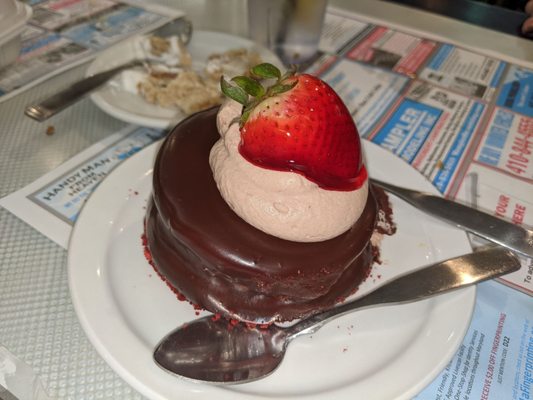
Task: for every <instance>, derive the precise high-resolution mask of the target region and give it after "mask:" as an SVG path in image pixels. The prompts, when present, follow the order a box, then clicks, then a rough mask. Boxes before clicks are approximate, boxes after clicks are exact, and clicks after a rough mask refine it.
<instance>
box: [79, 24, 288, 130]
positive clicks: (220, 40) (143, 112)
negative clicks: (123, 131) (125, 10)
mask: <svg viewBox="0 0 533 400" xmlns="http://www.w3.org/2000/svg"><path fill="white" fill-rule="evenodd" d="M140 40H141V36H135V37H133V38H131V39H129V40H127V41H125V42H121V43H120V44H119V45H116V46H113V47H111V48H109V49H107V50H105V51H103V52H102V53H101V54H100V55H98V56H97V57H96V58H95V59H94V61H93V62H92V64H91V65H90V66H89V68H88V69H87V72H86V75H87V76H89V75H93V74H95V73H97V72H100V71H104V70H107V69H111V68H113V67H114V66H118V65H121V64H123V63H125V62H128V61H131V60H133V59H135V58H136V56H137V55H138V54H139V46H138V42H139V41H140ZM187 48H188V50H189V52H190V54H191V56H192V60H193V67H194V68H195V69H197V70H202V69H203V66H204V65H205V61H206V60H207V58H208V56H209V55H211V54H213V53H222V52H224V51H227V50H230V49H238V48H245V49H248V50H251V51H255V52H257V53H259V54H260V55H261V58H262V60H263V61H267V62H270V63H273V64H276V65H279V66H281V65H282V63H281V61H279V58H277V56H276V55H274V53H272V52H271V51H270V50H268V49H266V48H264V47H261V46H259V45H257V44H255V43H254V42H251V41H250V40H248V39H244V38H241V37H238V36H234V35H230V34H227V33H221V32H209V31H195V32H193V35H192V39H191V42H190V43H189V44H188V46H187ZM243 72H244V71H243ZM122 77H123V75H122V74H118V75H117V76H115V77H114V78H112V79H111V80H110V81H109V82H108V83H107V84H106V85H104V86H102V87H101V88H100V89H98V90H95V91H94V92H93V93H92V94H91V99H92V100H93V102H94V103H95V104H96V105H97V106H98V107H99V108H100V109H101V110H102V111H104V112H106V113H107V114H109V115H111V116H113V117H115V118H117V119H120V120H122V121H124V122H129V123H132V124H137V125H143V126H148V127H151V128H168V127H171V126H174V125H176V123H177V122H179V121H181V120H182V119H183V118H185V116H186V115H185V114H184V113H182V112H181V111H179V110H177V109H170V108H164V107H160V106H158V105H155V104H150V103H148V102H146V101H145V100H144V99H143V98H142V96H140V95H138V94H136V93H134V89H130V88H128V86H131V85H125V84H124V82H123V79H122Z"/></svg>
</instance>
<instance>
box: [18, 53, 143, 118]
mask: <svg viewBox="0 0 533 400" xmlns="http://www.w3.org/2000/svg"><path fill="white" fill-rule="evenodd" d="M140 63H141V61H140V60H135V61H130V62H128V63H125V64H122V65H119V66H118V67H115V68H111V69H109V70H107V71H104V72H100V73H97V74H94V75H91V76H89V77H87V78H84V79H82V80H80V81H78V82H75V83H74V84H72V85H70V86H69V87H68V88H66V89H65V90H62V91H61V92H58V93H56V94H54V95H53V96H50V97H48V98H47V99H45V100H43V101H42V102H41V103H39V104H34V105H29V106H28V107H26V109H25V110H24V114H26V115H27V116H28V117H30V118H33V119H35V120H37V121H39V122H42V121H44V120H46V119H48V118H50V117H51V116H53V115H55V114H57V113H58V112H60V111H62V110H64V109H65V108H67V107H68V106H70V105H71V104H74V103H75V102H77V101H78V100H80V99H81V98H83V97H84V96H85V95H87V94H88V93H90V92H91V91H93V90H94V89H96V88H98V87H100V86H102V85H103V84H104V83H106V82H107V81H108V80H109V79H111V78H112V77H113V76H114V75H116V74H117V73H119V72H120V71H122V70H124V69H126V68H131V67H133V66H135V65H137V64H140Z"/></svg>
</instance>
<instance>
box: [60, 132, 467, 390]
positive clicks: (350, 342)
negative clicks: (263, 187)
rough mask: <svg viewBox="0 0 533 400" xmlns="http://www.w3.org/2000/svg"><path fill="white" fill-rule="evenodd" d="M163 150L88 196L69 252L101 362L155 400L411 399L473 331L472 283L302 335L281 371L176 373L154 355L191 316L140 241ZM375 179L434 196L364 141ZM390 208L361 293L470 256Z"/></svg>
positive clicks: (460, 245) (408, 210)
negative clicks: (224, 381)
mask: <svg viewBox="0 0 533 400" xmlns="http://www.w3.org/2000/svg"><path fill="white" fill-rule="evenodd" d="M158 146H159V144H158V143H156V144H154V145H151V146H150V147H148V148H147V149H145V150H143V151H142V152H140V153H139V154H138V155H135V156H133V157H132V158H131V159H129V160H127V161H125V162H124V164H123V165H121V166H120V167H118V168H117V169H116V170H115V171H114V172H113V173H112V174H110V176H109V177H107V178H106V179H105V180H104V181H103V182H102V183H101V184H100V186H99V187H98V188H97V189H96V190H95V192H94V193H93V195H92V196H91V197H90V198H89V200H88V202H87V204H86V205H85V207H84V208H83V210H82V212H81V214H80V216H79V218H78V221H77V223H76V226H75V228H74V231H73V234H72V237H71V242H70V247H69V256H68V271H69V284H70V290H71V295H72V300H73V303H74V307H75V309H76V312H77V314H78V316H79V319H80V322H81V324H82V326H83V328H84V329H85V331H86V333H87V335H88V337H89V339H90V340H91V342H92V343H93V345H94V346H95V347H96V349H97V350H98V352H99V353H100V354H101V355H102V357H103V358H104V359H105V360H106V361H107V362H108V363H109V364H110V365H111V367H112V368H113V369H114V370H115V371H117V373H118V374H119V375H121V376H122V377H123V378H124V379H125V380H126V381H127V382H128V383H130V384H131V385H132V386H133V387H134V388H136V389H137V390H138V391H140V392H141V393H143V394H144V395H145V396H147V397H148V398H151V399H170V398H187V399H202V400H203V399H205V400H207V399H209V400H212V399H214V398H216V399H232V400H233V399H237V400H238V399H261V398H271V399H290V398H305V399H323V398H327V399H333V400H334V399H366V400H370V399H386V400H390V399H410V398H411V397H412V396H414V395H415V394H417V393H418V392H420V391H421V390H422V389H423V388H424V387H425V386H426V385H427V384H428V383H430V382H431V380H432V379H433V378H435V377H436V375H437V374H438V373H439V372H440V371H441V370H442V369H443V368H444V367H445V365H446V364H447V363H448V361H449V360H450V359H451V357H452V356H453V354H454V353H455V351H456V350H457V348H458V346H459V345H460V343H461V342H462V339H463V336H464V334H465V333H466V330H467V328H468V325H469V322H470V318H471V315H472V311H473V307H474V303H475V288H474V287H470V288H466V289H463V290H461V291H456V292H452V293H449V294H446V295H442V296H438V297H434V298H432V299H428V300H424V301H421V302H417V303H412V304H407V305H398V306H387V307H382V308H376V309H372V310H365V311H361V312H358V313H354V314H351V315H346V316H344V317H342V318H340V319H338V320H336V321H334V322H332V323H330V324H328V325H326V326H325V327H324V328H322V329H321V330H320V331H319V332H317V333H316V334H314V335H313V336H311V337H302V338H299V339H297V340H295V341H294V342H293V343H292V344H291V345H290V346H289V349H288V352H287V356H286V359H285V360H284V362H283V363H282V365H281V367H280V368H279V369H278V370H277V371H276V372H275V373H274V374H272V375H271V376H269V377H267V378H265V379H264V380H261V381H257V382H253V383H249V384H244V385H233V386H211V385H208V384H202V383H192V382H189V381H186V380H183V379H179V378H176V377H174V376H171V375H170V374H167V373H166V372H165V371H163V370H161V369H160V368H159V367H157V366H156V364H155V363H154V362H153V360H152V349H153V348H154V346H155V345H156V344H157V343H158V341H159V340H160V339H161V338H162V337H163V336H164V335H165V334H166V333H167V332H169V331H170V330H171V329H173V328H175V327H176V326H178V325H180V324H182V323H184V322H187V321H189V320H191V319H193V318H196V317H197V315H196V314H195V312H194V310H193V309H192V307H191V306H190V305H189V304H188V303H186V302H180V301H178V300H177V299H176V297H175V295H174V294H173V293H172V292H171V291H170V290H169V289H168V288H167V286H166V285H165V284H164V283H163V282H162V281H161V279H160V278H159V277H158V276H157V275H156V274H155V273H154V271H153V270H152V268H151V267H150V266H149V265H148V263H147V262H146V260H145V258H144V256H143V248H142V246H141V234H142V230H143V217H144V212H145V206H146V202H147V199H148V197H149V195H150V191H151V177H152V163H153V159H154V156H155V153H156V151H157V148H158ZM364 147H365V154H366V158H367V166H368V169H369V171H370V175H371V176H373V177H375V178H378V179H382V180H386V181H391V182H393V183H395V184H398V185H405V186H408V187H411V188H415V189H420V190H425V191H428V192H434V193H436V190H435V189H434V188H433V187H432V185H431V184H430V183H428V182H427V181H426V180H425V179H424V178H423V177H422V176H421V175H420V174H419V173H418V172H416V171H415V170H414V169H412V168H411V167H410V166H408V165H407V164H405V163H404V162H403V161H401V160H400V159H398V158H397V157H396V156H394V155H392V154H390V153H388V152H386V151H385V150H383V149H381V148H379V147H377V146H376V145H373V144H371V143H369V142H366V141H364ZM391 200H392V202H393V208H394V215H395V220H396V222H397V225H398V232H397V234H396V235H395V236H393V237H387V238H385V240H384V242H383V245H382V259H383V261H384V262H383V264H382V265H380V266H378V267H376V268H375V269H374V270H373V272H372V275H371V277H370V278H369V279H368V280H367V281H366V282H365V283H364V284H363V286H362V288H361V290H360V292H364V291H366V290H369V289H370V288H371V287H372V286H376V285H378V284H381V283H383V282H384V281H385V280H387V279H390V278H391V277H393V276H394V275H397V274H401V273H405V272H406V271H408V270H409V269H414V268H418V267H420V266H422V265H425V264H428V263H431V262H434V261H438V260H441V259H445V258H449V257H452V256H456V255H460V254H464V253H468V252H470V246H469V243H468V240H467V238H466V235H465V234H464V232H462V231H460V230H457V229H455V228H452V227H450V226H447V225H444V224H442V223H441V222H438V221H437V220H435V219H433V218H431V217H428V216H426V215H424V214H422V213H420V212H419V211H418V210H416V209H414V208H412V207H411V206H408V205H407V204H405V203H403V202H402V201H401V200H397V199H395V198H392V199H391Z"/></svg>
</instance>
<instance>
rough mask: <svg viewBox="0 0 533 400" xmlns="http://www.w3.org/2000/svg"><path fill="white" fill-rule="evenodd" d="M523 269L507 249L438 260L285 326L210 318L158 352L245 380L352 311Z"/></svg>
mask: <svg viewBox="0 0 533 400" xmlns="http://www.w3.org/2000/svg"><path fill="white" fill-rule="evenodd" d="M518 269H520V261H519V260H518V258H517V257H516V256H515V255H514V254H513V253H512V252H510V251H508V250H505V249H503V248H501V247H495V248H489V249H487V250H480V251H479V252H476V253H472V254H467V255H464V256H461V257H456V258H452V259H449V260H446V261H442V262H438V263H435V264H433V265H430V266H427V267H424V268H422V269H419V270H416V271H414V272H410V273H408V274H406V275H403V276H400V277H398V278H395V279H394V280H391V281H389V282H387V283H386V284H384V285H382V286H381V287H379V288H377V289H376V290H374V291H373V292H371V293H369V294H367V295H366V296H363V297H361V298H359V299H357V300H354V301H352V302H349V303H345V304H342V305H339V306H338V307H335V308H333V309H331V310H328V311H325V312H322V313H320V314H316V315H313V316H311V317H309V318H307V319H304V320H301V321H299V322H297V323H296V324H294V325H292V326H290V327H287V328H282V327H278V326H276V325H271V326H270V327H269V328H267V329H260V328H249V327H247V326H246V325H245V324H242V323H241V324H237V325H236V326H233V327H228V321H227V320H223V319H219V320H215V319H214V318H213V317H211V316H209V317H204V318H200V319H197V320H195V321H192V322H189V323H186V324H184V325H182V326H181V327H179V328H177V329H176V330H174V331H172V332H170V333H169V334H168V335H167V336H166V337H164V338H163V340H161V342H160V343H159V344H158V345H157V347H156V348H155V351H154V359H155V361H156V363H157V364H158V365H159V366H161V367H162V368H164V369H165V370H167V371H169V372H171V373H173V374H176V375H180V376H182V377H186V378H189V379H193V380H199V381H207V382H211V383H219V384H223V383H224V384H225V383H244V382H250V381H253V380H256V379H260V378H263V377H265V376H267V375H269V374H270V373H272V372H273V371H274V370H275V369H276V368H277V367H278V366H279V365H280V364H281V361H282V360H283V356H284V354H285V350H286V348H287V345H288V344H289V343H290V341H291V340H293V339H294V338H296V337H298V336H300V335H304V334H311V333H313V332H316V331H317V330H318V329H320V328H321V327H322V326H323V325H324V324H326V323H327V322H329V321H331V320H332V319H334V318H336V317H339V316H341V315H343V314H346V313H348V312H351V311H354V310H359V309H362V308H368V307H370V306H376V305H380V304H398V303H404V302H409V301H414V300H419V299H423V298H426V297H429V296H432V295H436V294H439V293H444V292H448V291H450V290H452V289H457V288H461V287H465V286H468V285H472V284H475V283H477V282H481V281H484V280H487V279H491V278H495V277H497V276H500V275H503V274H507V273H509V272H513V271H517V270H518Z"/></svg>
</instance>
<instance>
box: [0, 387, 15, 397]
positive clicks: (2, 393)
mask: <svg viewBox="0 0 533 400" xmlns="http://www.w3.org/2000/svg"><path fill="white" fill-rule="evenodd" d="M0 400H19V398H18V397H17V396H15V395H14V394H13V393H11V392H10V391H9V390H7V388H6V387H4V386H2V385H0Z"/></svg>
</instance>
